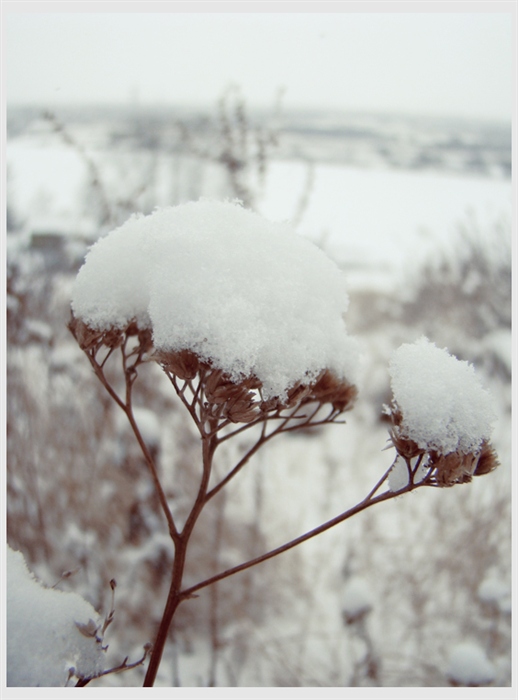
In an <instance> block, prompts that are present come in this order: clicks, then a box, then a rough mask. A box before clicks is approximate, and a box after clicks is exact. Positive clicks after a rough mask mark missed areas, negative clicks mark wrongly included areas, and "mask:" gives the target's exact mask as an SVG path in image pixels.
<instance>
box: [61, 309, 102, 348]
mask: <svg viewBox="0 0 518 700" xmlns="http://www.w3.org/2000/svg"><path fill="white" fill-rule="evenodd" d="M68 328H69V330H70V332H71V333H72V335H73V336H74V338H75V339H76V340H77V344H78V345H79V347H80V348H81V350H90V349H91V348H93V347H95V346H96V345H99V343H100V342H101V339H102V337H103V331H96V330H93V329H92V328H90V327H89V326H87V325H86V323H84V322H83V321H81V320H80V319H78V318H74V317H72V319H71V320H70V323H69V324H68Z"/></svg>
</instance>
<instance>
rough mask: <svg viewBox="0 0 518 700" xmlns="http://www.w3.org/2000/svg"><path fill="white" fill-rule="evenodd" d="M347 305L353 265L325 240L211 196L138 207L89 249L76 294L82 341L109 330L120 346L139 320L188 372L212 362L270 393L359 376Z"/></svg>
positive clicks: (164, 353) (165, 355) (166, 355)
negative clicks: (337, 259)
mask: <svg viewBox="0 0 518 700" xmlns="http://www.w3.org/2000/svg"><path fill="white" fill-rule="evenodd" d="M347 306H348V296H347V292H346V286H345V279H344V275H343V273H342V272H341V271H340V270H339V268H338V267H337V266H336V265H335V264H334V263H333V262H332V261H331V260H330V259H329V258H327V256H326V255H325V254H324V253H323V252H322V251H321V250H319V249H318V248H317V247H316V246H314V245H313V244H312V243H310V242H309V241H307V240H305V239H303V238H301V237H300V236H298V235H297V234H296V233H295V232H294V231H293V230H292V229H291V228H290V227H289V226H288V225H287V224H280V223H273V222H270V221H267V220H266V219H264V218H263V217H261V216H259V215H258V214H256V213H253V212H251V211H248V210H246V209H244V208H243V207H242V206H240V205H239V204H238V203H235V202H216V201H211V200H200V201H198V202H189V203H187V204H182V205H180V206H176V207H168V208H164V209H158V210H156V211H155V212H154V213H152V214H150V215H149V216H142V215H139V216H132V217H131V218H130V219H129V220H128V221H127V222H126V223H125V224H123V225H122V226H121V227H119V228H118V229H116V230H115V231H112V232H111V233H110V234H109V235H108V236H106V237H105V238H102V239H101V240H99V241H98V242H97V243H96V244H95V245H94V246H93V247H92V248H91V249H90V251H89V253H88V254H87V257H86V261H85V264H84V265H83V267H82V268H81V270H80V271H79V274H78V276H77V279H76V282H75V286H74V290H73V298H72V311H73V315H74V318H75V320H76V322H77V323H76V327H75V334H76V338H78V342H80V344H81V345H82V347H84V346H86V345H87V344H88V343H93V344H95V343H96V342H98V340H99V338H101V340H103V341H104V338H105V337H107V336H108V335H109V341H110V343H112V346H115V345H116V344H117V343H118V342H120V335H118V334H120V332H123V331H125V330H126V329H127V328H128V327H130V326H131V324H134V325H135V327H136V329H137V331H138V332H140V333H145V332H148V333H151V332H152V344H153V346H154V350H155V352H157V353H159V354H160V357H161V358H162V360H163V361H164V362H166V361H167V362H170V364H172V365H174V366H176V367H177V369H179V371H180V372H181V373H183V374H184V375H185V376H186V377H189V375H190V374H192V372H196V371H197V370H198V367H197V364H196V363H197V362H198V361H200V362H205V363H208V364H209V365H210V367H212V368H215V369H218V370H221V371H222V372H223V373H225V377H226V378H228V379H229V380H230V381H232V382H235V383H239V382H241V381H242V380H243V379H245V378H251V377H254V378H255V379H257V380H258V381H259V382H260V385H261V391H262V397H263V399H265V400H269V399H272V398H274V397H281V398H283V399H286V398H287V396H288V391H289V390H290V389H292V388H295V387H297V385H306V386H307V385H309V384H315V383H317V382H319V381H320V380H322V377H323V376H324V373H325V372H326V371H327V372H328V375H326V376H328V377H334V378H336V379H337V380H338V381H339V382H343V381H344V380H345V379H347V382H348V383H349V385H352V384H354V383H355V382H356V378H357V364H358V348H357V345H356V342H355V341H354V340H353V339H352V338H351V337H350V336H349V335H348V334H347V332H346V328H345V323H344V313H345V311H346V309H347ZM110 334H111V335H110ZM78 336H79V337H78ZM101 336H102V337H101ZM157 361H159V360H157ZM321 383H322V382H321ZM328 383H329V382H328ZM331 383H332V382H331ZM324 388H325V387H324ZM320 389H322V390H323V388H322V387H320ZM335 398H336V397H335ZM336 401H337V402H338V403H339V404H342V403H343V399H342V400H339V399H338V398H336ZM241 413H242V414H243V415H245V414H247V409H246V406H242V407H240V415H241Z"/></svg>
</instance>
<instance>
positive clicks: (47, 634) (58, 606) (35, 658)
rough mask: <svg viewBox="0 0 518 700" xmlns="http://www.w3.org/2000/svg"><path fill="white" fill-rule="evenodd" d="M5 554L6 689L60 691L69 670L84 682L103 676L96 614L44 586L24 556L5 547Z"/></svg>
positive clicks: (74, 598) (78, 599)
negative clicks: (56, 689) (22, 688)
mask: <svg viewBox="0 0 518 700" xmlns="http://www.w3.org/2000/svg"><path fill="white" fill-rule="evenodd" d="M6 554H7V556H6V568H7V576H6V588H7V596H6V609H7V634H6V639H7V685H8V686H17V687H37V686H45V687H51V686H52V687H59V686H65V685H66V684H67V680H68V678H69V673H70V670H71V669H73V671H72V675H76V676H78V677H83V678H84V677H90V676H94V675H97V674H99V673H101V672H102V670H103V668H104V665H103V664H104V652H103V651H102V649H101V644H100V643H99V642H98V641H96V638H95V629H96V628H97V626H98V624H99V616H98V615H97V613H96V611H95V610H94V608H93V607H92V606H91V605H90V603H88V602H87V601H86V600H84V599H83V598H81V596H79V595H77V594H76V593H63V592H62V591H58V590H55V589H53V588H45V587H44V586H43V585H41V584H40V583H39V582H38V581H37V580H36V579H35V578H34V576H33V574H31V573H30V571H29V569H28V568H27V565H26V563H25V559H24V558H23V554H21V552H15V551H14V550H12V549H11V548H10V547H7V552H6ZM76 623H77V624H76ZM78 625H79V626H78ZM80 629H82V630H83V631H82V632H81V631H80Z"/></svg>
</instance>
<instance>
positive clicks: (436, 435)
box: [389, 337, 496, 473]
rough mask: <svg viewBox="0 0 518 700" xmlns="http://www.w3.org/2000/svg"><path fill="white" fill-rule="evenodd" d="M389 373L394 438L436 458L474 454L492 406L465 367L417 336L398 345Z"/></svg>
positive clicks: (489, 424)
mask: <svg viewBox="0 0 518 700" xmlns="http://www.w3.org/2000/svg"><path fill="white" fill-rule="evenodd" d="M389 371H390V375H391V377H392V390H393V394H394V402H395V404H396V406H397V413H398V414H399V415H398V417H397V418H396V423H397V433H398V435H399V436H402V437H404V438H405V439H406V440H408V441H410V442H411V443H414V444H415V445H416V447H417V448H419V449H421V450H426V451H428V452H430V451H433V452H435V453H436V454H437V455H438V456H440V455H450V454H451V453H453V452H455V453H457V454H459V455H471V454H477V453H479V452H480V450H481V448H482V446H483V445H484V444H487V441H488V440H489V438H490V437H491V433H492V432H493V423H494V421H495V419H496V414H495V409H494V402H493V399H492V397H491V395H490V393H489V392H488V391H487V390H486V389H484V388H483V387H482V385H481V384H480V382H479V380H478V377H477V376H476V375H475V370H474V368H473V366H472V365H471V364H469V363H468V362H464V361H461V360H458V359H457V358H456V357H454V356H452V355H450V354H449V353H448V351H447V350H441V349H439V348H437V347H436V346H435V344H434V343H431V342H430V341H429V340H428V339H427V338H424V337H423V338H421V339H420V340H418V341H416V342H415V343H413V344H404V345H401V347H400V348H399V349H398V350H397V351H396V352H395V353H394V355H393V357H392V360H391V363H390V368H389ZM486 456H487V451H486ZM481 469H482V467H481ZM488 471H490V469H489V468H488ZM480 473H482V472H480Z"/></svg>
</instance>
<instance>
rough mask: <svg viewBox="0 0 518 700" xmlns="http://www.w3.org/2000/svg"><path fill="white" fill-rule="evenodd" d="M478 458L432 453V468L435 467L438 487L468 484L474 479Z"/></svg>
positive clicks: (471, 455) (465, 455)
mask: <svg viewBox="0 0 518 700" xmlns="http://www.w3.org/2000/svg"><path fill="white" fill-rule="evenodd" d="M475 459H476V456H475V455H473V454H462V453H460V452H450V454H447V455H439V454H437V453H436V452H431V453H430V467H432V466H434V467H435V480H436V482H437V485H438V486H453V485H454V484H467V483H469V482H470V481H471V479H472V477H473V471H474V468H475Z"/></svg>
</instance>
